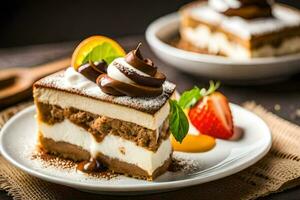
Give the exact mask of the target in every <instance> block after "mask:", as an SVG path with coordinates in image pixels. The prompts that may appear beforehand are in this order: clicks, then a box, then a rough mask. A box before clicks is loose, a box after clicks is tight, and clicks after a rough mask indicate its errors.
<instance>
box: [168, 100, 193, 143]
mask: <svg viewBox="0 0 300 200" xmlns="http://www.w3.org/2000/svg"><path fill="white" fill-rule="evenodd" d="M169 103H170V115H169V126H170V130H171V133H172V135H173V136H174V138H175V139H176V140H177V141H178V142H180V143H181V142H182V140H183V139H184V137H185V136H186V134H187V133H188V130H189V121H188V119H187V117H186V115H185V113H184V112H183V110H182V108H181V107H180V106H179V105H178V103H177V101H176V100H170V101H169Z"/></svg>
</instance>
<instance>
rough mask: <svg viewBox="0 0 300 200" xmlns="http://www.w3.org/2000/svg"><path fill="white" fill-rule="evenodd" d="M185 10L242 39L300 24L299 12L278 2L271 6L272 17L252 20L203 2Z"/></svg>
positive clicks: (196, 17) (194, 16)
mask: <svg viewBox="0 0 300 200" xmlns="http://www.w3.org/2000/svg"><path fill="white" fill-rule="evenodd" d="M187 11H188V12H190V15H191V16H192V17H193V18H195V19H198V20H200V21H204V22H207V23H209V24H213V25H218V26H220V27H222V28H223V29H224V30H226V31H228V32H230V33H232V34H234V35H237V36H239V37H241V38H243V39H251V38H252V37H253V36H257V35H264V34H268V33H272V32H278V31H281V30H283V29H285V28H291V27H298V26H300V12H298V11H297V10H295V9H291V8H289V7H286V6H282V5H278V4H275V5H274V6H273V10H272V12H273V17H267V18H260V19H252V20H246V19H243V18H241V17H237V16H236V17H228V16H225V15H223V14H221V13H218V12H217V11H215V10H214V9H213V8H211V7H210V6H209V5H207V4H205V3H201V4H197V5H196V6H193V7H191V10H187Z"/></svg>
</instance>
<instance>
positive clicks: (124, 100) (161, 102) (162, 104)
mask: <svg viewBox="0 0 300 200" xmlns="http://www.w3.org/2000/svg"><path fill="white" fill-rule="evenodd" d="M66 76H67V77H66ZM174 90H175V86H174V85H173V84H171V83H169V82H167V83H165V84H164V92H163V94H162V95H161V96H159V97H155V98H131V97H128V96H125V97H115V96H111V95H107V94H105V93H103V92H102V91H101V89H100V88H99V87H98V86H97V85H96V84H95V83H93V82H91V81H89V80H87V79H86V78H85V77H84V76H82V75H81V74H79V73H78V72H75V71H74V69H72V68H69V69H67V71H66V73H64V72H60V73H57V74H54V75H51V76H48V77H46V78H44V79H41V80H40V81H38V82H36V83H35V84H34V91H33V93H34V98H35V99H36V100H37V101H39V102H42V103H46V104H53V105H58V106H60V107H62V108H70V107H73V108H77V109H79V110H82V111H87V112H90V113H93V114H96V115H102V116H107V117H110V118H113V119H119V120H123V121H127V122H132V123H135V124H138V125H140V126H143V127H145V128H148V129H152V130H156V129H157V128H158V127H160V126H161V125H162V123H163V122H164V121H165V119H166V118H167V117H168V115H169V110H170V108H169V103H168V100H169V98H170V97H171V95H172V94H173V92H174Z"/></svg>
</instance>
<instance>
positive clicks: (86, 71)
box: [78, 61, 107, 82]
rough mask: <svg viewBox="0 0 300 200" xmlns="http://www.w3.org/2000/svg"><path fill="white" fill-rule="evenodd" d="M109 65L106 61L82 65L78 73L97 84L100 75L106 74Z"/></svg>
mask: <svg viewBox="0 0 300 200" xmlns="http://www.w3.org/2000/svg"><path fill="white" fill-rule="evenodd" d="M106 69H107V64H106V63H105V61H99V62H89V63H86V64H83V65H81V66H80V67H79V68H78V72H79V73H80V74H82V75H83V76H85V77H86V78H87V79H89V80H90V81H93V82H96V79H97V77H98V76H99V75H101V74H103V73H106Z"/></svg>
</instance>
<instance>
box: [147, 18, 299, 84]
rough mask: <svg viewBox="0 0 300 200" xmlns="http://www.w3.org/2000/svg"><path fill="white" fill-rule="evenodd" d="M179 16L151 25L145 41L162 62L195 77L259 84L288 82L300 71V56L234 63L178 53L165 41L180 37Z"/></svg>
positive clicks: (161, 19)
mask: <svg viewBox="0 0 300 200" xmlns="http://www.w3.org/2000/svg"><path fill="white" fill-rule="evenodd" d="M178 27H179V14H178V13H172V14H169V15H166V16H164V17H161V18H159V19H157V20H156V21H154V22H152V23H151V24H150V25H149V27H148V28H147V30H146V40H147V42H148V43H149V45H150V47H151V49H152V50H153V51H154V53H155V54H156V55H157V56H158V57H159V58H160V59H161V60H163V61H165V62H166V63H168V64H170V65H171V66H174V67H176V68H178V69H180V70H182V71H186V72H189V73H192V74H194V75H201V76H206V77H209V78H215V79H220V80H231V81H236V80H247V81H258V80H260V81H261V80H263V81H265V80H266V79H269V80H271V81H272V80H278V79H283V78H287V77H288V76H289V75H292V74H294V73H296V72H299V71H300V53H297V54H291V55H286V56H280V57H267V58H254V59H247V60H234V59H231V58H226V57H222V56H214V55H206V54H200V53H194V52H189V51H185V50H182V49H178V48H176V47H173V46H171V45H169V44H168V43H167V42H166V41H168V40H169V39H170V38H172V37H174V36H175V35H176V34H178Z"/></svg>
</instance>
